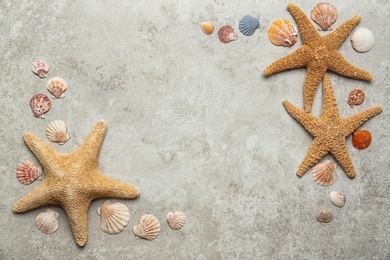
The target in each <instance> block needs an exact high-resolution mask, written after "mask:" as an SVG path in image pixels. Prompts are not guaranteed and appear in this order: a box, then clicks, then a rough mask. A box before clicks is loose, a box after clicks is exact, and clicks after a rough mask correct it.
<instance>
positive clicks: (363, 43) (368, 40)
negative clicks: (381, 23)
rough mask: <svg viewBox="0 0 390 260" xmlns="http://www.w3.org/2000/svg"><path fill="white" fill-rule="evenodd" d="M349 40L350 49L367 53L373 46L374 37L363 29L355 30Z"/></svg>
mask: <svg viewBox="0 0 390 260" xmlns="http://www.w3.org/2000/svg"><path fill="white" fill-rule="evenodd" d="M350 40H351V44H352V47H353V48H354V49H355V51H357V52H367V51H369V50H371V48H372V46H373V45H374V35H373V34H372V32H371V31H370V30H369V29H367V28H365V27H359V28H357V29H356V30H355V31H354V32H353V33H352V35H351V38H350Z"/></svg>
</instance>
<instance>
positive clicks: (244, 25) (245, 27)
mask: <svg viewBox="0 0 390 260" xmlns="http://www.w3.org/2000/svg"><path fill="white" fill-rule="evenodd" d="M259 28H260V22H259V19H258V18H256V17H253V16H250V15H245V16H244V17H242V19H241V20H240V22H239V24H238V29H239V30H240V32H241V33H242V34H243V35H245V36H251V35H252V34H254V32H255V31H256V30H257V29H259Z"/></svg>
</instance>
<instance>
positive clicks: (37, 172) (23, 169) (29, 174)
mask: <svg viewBox="0 0 390 260" xmlns="http://www.w3.org/2000/svg"><path fill="white" fill-rule="evenodd" d="M41 175H42V169H41V168H40V167H37V166H36V165H35V164H34V163H33V162H31V161H25V162H22V163H21V164H19V166H18V168H17V169H16V178H17V179H18V181H19V182H20V183H21V184H26V185H27V184H30V183H32V182H33V181H35V180H36V179H39V178H40V177H41Z"/></svg>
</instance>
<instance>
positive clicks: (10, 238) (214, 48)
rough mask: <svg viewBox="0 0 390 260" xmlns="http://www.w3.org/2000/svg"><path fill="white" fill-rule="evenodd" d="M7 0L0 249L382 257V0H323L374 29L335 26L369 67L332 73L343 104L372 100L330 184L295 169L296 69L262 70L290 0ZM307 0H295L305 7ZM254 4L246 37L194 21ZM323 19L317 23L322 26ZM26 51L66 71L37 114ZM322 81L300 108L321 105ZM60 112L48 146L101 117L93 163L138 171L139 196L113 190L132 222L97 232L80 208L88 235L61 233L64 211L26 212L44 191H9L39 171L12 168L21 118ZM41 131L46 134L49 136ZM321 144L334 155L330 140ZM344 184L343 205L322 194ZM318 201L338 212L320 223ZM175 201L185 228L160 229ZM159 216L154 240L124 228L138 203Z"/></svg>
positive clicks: (385, 64)
mask: <svg viewBox="0 0 390 260" xmlns="http://www.w3.org/2000/svg"><path fill="white" fill-rule="evenodd" d="M46 2H47V1H45V3H44V1H13V0H12V1H11V0H2V1H1V2H0V28H1V31H2V36H1V37H0V44H1V49H0V51H1V57H2V59H1V60H0V64H1V68H2V69H1V70H0V78H1V81H0V91H1V92H0V93H1V103H0V106H1V110H0V111H1V113H0V117H1V118H0V136H1V142H0V149H1V153H0V174H1V175H0V191H1V198H2V199H1V200H0V219H1V220H2V221H1V223H2V225H1V226H0V234H1V236H0V259H7V260H8V259H390V237H389V233H390V217H389V212H390V211H389V208H390V206H389V204H390V195H389V193H388V191H389V188H390V181H389V179H390V176H389V168H390V165H389V164H390V163H389V160H388V158H389V155H390V151H389V149H388V142H389V130H390V129H389V112H388V111H390V104H389V102H388V96H389V95H390V87H389V77H390V72H389V66H390V62H389V57H390V51H389V48H388V39H389V36H390V35H389V32H388V27H387V26H384V20H383V19H384V18H383V17H387V15H388V13H389V12H390V3H389V2H388V1H383V0H382V1H380V0H377V1H376V0H371V1H359V3H355V1H352V0H348V1H342V2H340V3H334V4H335V5H336V7H337V8H338V10H339V18H338V20H337V21H336V23H335V25H334V27H337V26H338V25H340V24H341V23H342V22H344V21H346V20H347V19H349V18H350V17H352V16H353V15H355V14H360V15H361V16H362V21H361V22H360V24H359V25H358V26H364V27H368V28H370V29H371V30H372V31H373V33H374V35H375V40H376V41H375V45H374V47H373V49H372V50H371V51H369V52H368V53H364V54H359V53H356V52H355V51H354V50H353V49H352V47H351V45H350V42H349V41H348V40H347V41H345V42H344V44H343V45H342V46H341V47H340V49H339V50H340V52H341V53H342V55H344V56H345V57H346V58H347V60H348V61H350V62H351V63H352V64H354V65H356V66H358V67H360V68H362V69H365V70H368V71H370V72H371V73H372V74H373V75H374V80H373V81H372V82H370V83H367V82H363V81H358V80H352V79H347V78H344V77H341V76H339V75H337V74H334V73H330V77H331V81H332V85H333V88H334V91H335V95H336V98H337V102H338V106H339V111H340V114H341V115H342V116H349V115H352V114H354V113H356V112H358V111H361V110H363V109H365V108H368V107H371V106H375V105H381V106H383V110H384V111H383V112H382V113H381V114H380V115H379V116H377V117H375V118H373V119H372V120H370V121H369V122H367V123H366V124H364V125H363V126H362V127H361V129H367V130H369V131H370V132H371V133H372V135H373V142H372V144H371V146H370V147H369V148H368V149H366V150H363V151H358V150H356V149H354V148H353V147H352V145H351V139H350V137H349V138H348V140H347V141H348V149H349V152H350V154H351V157H352V161H353V163H354V165H355V168H356V171H357V177H356V178H355V179H349V178H348V177H347V176H346V175H345V174H344V172H343V171H342V169H341V168H340V167H338V169H337V172H338V179H337V181H336V182H335V183H334V184H333V185H332V186H330V187H322V186H319V185H317V184H316V183H315V182H314V181H313V179H312V176H311V171H309V172H308V173H307V174H306V175H304V176H303V177H302V178H298V177H297V176H296V175H295V171H296V169H297V168H298V165H299V164H300V162H301V160H302V159H303V157H304V155H305V154H306V151H307V149H308V147H309V146H310V143H311V141H312V137H311V136H310V135H309V134H308V133H307V132H306V131H305V130H304V129H303V128H302V127H301V126H300V125H299V124H298V123H297V122H295V121H294V120H293V119H292V118H291V117H290V116H289V115H288V114H287V113H286V111H285V110H284V108H283V106H282V104H281V102H282V100H284V99H288V100H290V101H291V102H292V103H294V104H295V105H297V106H301V107H302V106H303V100H302V99H303V94H302V91H303V90H302V86H303V80H304V77H305V72H306V70H305V69H297V70H293V71H289V72H283V73H279V74H276V75H274V76H270V77H268V78H266V77H264V76H263V74H262V70H263V69H264V68H265V67H266V66H267V65H269V64H270V63H272V62H273V61H275V60H276V59H278V58H280V57H282V56H284V55H286V54H288V53H290V52H292V51H294V50H296V49H297V48H298V47H299V46H301V45H302V42H301V41H299V42H298V43H297V44H296V45H295V46H293V47H292V48H284V47H276V46H274V45H272V44H271V43H270V42H269V41H268V38H267V28H268V27H269V25H270V23H271V22H272V21H274V20H276V19H280V18H287V19H290V20H293V19H292V17H291V15H290V14H289V13H288V11H287V9H286V7H287V4H288V2H286V1H281V0H274V1H219V0H217V1H208V0H207V1H176V0H170V1H152V0H149V1H123V0H118V1H97V0H96V1H74V0H68V1H67V0H59V1H53V2H51V1H49V2H50V3H46ZM316 2H317V1H312V0H309V1H301V0H299V1H295V2H294V3H295V4H296V5H298V6H300V7H301V8H302V10H303V11H304V12H305V13H306V14H309V12H310V10H311V9H312V7H313V6H314V4H315V3H316ZM246 14H250V15H254V16H259V17H260V21H261V29H260V30H258V31H256V33H255V34H254V35H253V36H251V37H245V36H243V35H242V34H240V33H239V32H238V37H239V38H238V41H236V42H232V43H229V44H222V43H220V42H219V40H218V39H217V35H216V33H214V34H213V35H211V36H207V35H205V34H203V33H202V31H201V30H200V27H199V24H200V23H201V22H203V21H205V20H211V21H213V22H214V23H215V24H216V29H218V28H219V27H220V26H222V25H225V24H230V25H232V26H233V27H234V28H236V30H237V31H238V29H237V27H238V22H239V20H240V18H241V17H242V16H244V15H246ZM322 34H326V33H322ZM38 59H44V60H46V61H47V62H48V63H49V65H50V66H51V68H50V72H49V75H48V78H51V77H54V76H59V77H62V78H64V79H65V80H66V81H67V82H68V85H69V89H68V90H67V92H66V97H65V98H63V99H60V100H53V108H52V110H51V111H50V112H49V113H48V114H47V118H46V119H45V120H42V119H38V118H35V117H33V116H32V113H31V110H30V107H29V100H30V98H31V96H32V95H33V94H35V93H48V92H47V90H46V89H45V86H46V82H47V79H45V80H42V79H40V78H38V77H37V76H35V75H34V74H33V73H32V72H31V71H30V67H31V64H32V62H34V61H35V60H38ZM354 88H361V89H363V90H364V92H365V93H366V101H365V103H363V105H361V106H358V107H355V108H353V109H351V108H350V107H349V106H348V105H347V103H346V99H347V97H348V93H349V92H350V91H351V90H352V89H354ZM320 90H321V88H319V90H318V91H317V94H316V97H315V102H314V108H313V113H314V114H315V115H319V113H320V110H321V101H322V94H321V91H320ZM56 119H61V120H64V121H65V122H66V123H67V124H68V126H69V134H70V136H71V139H70V140H69V141H68V142H67V143H66V144H65V145H64V146H59V145H56V144H51V145H52V146H53V147H55V148H56V149H57V150H58V151H61V152H65V153H67V152H71V151H73V150H75V149H76V148H77V147H78V146H79V145H80V144H81V143H82V142H83V141H84V139H85V138H86V136H87V135H88V133H89V131H90V130H91V129H92V126H93V125H94V124H95V122H97V121H98V120H99V119H104V120H105V121H106V122H107V124H108V132H107V135H106V138H105V140H104V142H103V147H102V150H101V153H100V157H99V169H100V170H101V171H102V172H103V173H104V174H106V175H107V176H109V177H112V178H115V179H117V180H120V181H123V182H126V183H129V184H132V185H135V186H136V187H138V188H139V190H140V193H141V195H140V197H139V198H138V199H136V200H115V199H114V200H112V201H114V202H116V201H120V202H122V203H124V204H125V205H126V206H128V207H129V209H130V214H131V219H130V223H129V226H128V227H127V228H126V229H125V230H124V232H123V233H121V234H118V235H115V236H110V235H107V234H105V233H104V232H102V231H101V230H100V228H99V217H98V215H97V214H96V209H97V208H98V207H99V206H100V205H102V203H103V202H104V201H105V199H99V200H95V201H93V202H92V204H91V206H90V209H89V239H88V243H87V245H86V246H85V247H84V248H80V247H78V246H77V245H76V244H75V242H74V239H73V237H72V233H71V231H70V227H69V223H68V221H67V218H66V215H65V213H64V211H63V210H62V209H61V208H60V207H57V206H53V207H52V208H54V209H55V210H57V211H58V212H59V213H60V217H59V223H60V228H59V229H58V231H57V232H56V233H54V234H52V235H45V234H43V233H41V232H40V231H39V230H38V229H37V228H36V227H35V223H34V221H35V217H36V216H37V215H38V213H39V212H41V211H44V210H46V208H47V207H42V208H39V209H36V210H33V211H30V212H27V213H24V214H14V213H13V212H12V207H13V204H14V203H15V202H16V201H17V200H18V199H19V198H21V197H22V196H24V195H25V194H27V193H28V192H29V191H31V190H33V189H34V188H35V187H37V186H38V185H39V181H37V182H34V183H33V184H31V185H29V186H25V185H22V184H20V183H19V182H18V181H17V180H16V178H15V169H16V167H17V165H18V164H19V163H20V162H22V161H24V160H34V161H35V162H37V161H36V158H35V157H34V156H33V154H32V153H31V152H30V151H29V150H28V148H27V147H26V146H25V144H24V143H23V139H22V136H23V133H24V132H25V131H31V132H33V133H35V134H36V135H37V136H39V137H41V138H42V139H44V140H46V137H45V134H44V130H45V128H46V125H47V124H48V123H49V122H50V121H51V120H56ZM46 141H47V140H46ZM325 159H330V160H334V159H333V157H331V156H329V155H328V156H326V157H325ZM332 190H338V191H342V192H344V193H345V194H346V196H347V203H346V205H345V207H343V208H336V207H334V206H332V205H331V203H330V201H329V199H328V194H329V193H330V191H332ZM322 207H326V208H330V209H332V210H333V212H334V214H335V217H334V219H333V221H332V222H330V223H328V224H320V223H318V222H317V221H316V220H315V218H314V214H315V212H316V211H317V210H319V209H320V208H322ZM172 210H182V211H184V212H185V213H186V215H187V223H186V225H185V226H184V227H183V229H181V230H179V231H172V230H170V229H169V227H168V225H167V224H166V223H165V215H166V214H167V213H168V212H169V211H172ZM146 213H151V214H154V215H155V216H156V217H157V218H159V219H160V221H161V223H162V231H161V234H160V235H159V236H158V237H157V238H156V239H155V240H154V241H145V240H141V239H140V240H137V239H136V238H135V237H134V235H133V232H132V230H131V227H132V226H133V225H135V224H136V223H137V221H138V219H139V217H140V216H141V215H143V214H146Z"/></svg>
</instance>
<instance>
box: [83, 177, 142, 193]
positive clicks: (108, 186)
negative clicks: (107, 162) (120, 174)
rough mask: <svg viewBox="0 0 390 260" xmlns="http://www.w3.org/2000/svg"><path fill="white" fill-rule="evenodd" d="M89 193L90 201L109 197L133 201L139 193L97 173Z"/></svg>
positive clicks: (124, 184)
mask: <svg viewBox="0 0 390 260" xmlns="http://www.w3.org/2000/svg"><path fill="white" fill-rule="evenodd" d="M95 176H96V178H95V180H94V183H93V188H92V189H91V191H90V194H91V197H92V199H96V198H101V197H110V198H118V199H135V198H137V197H138V195H139V191H138V189H137V188H135V187H134V186H131V185H129V184H126V183H123V182H120V181H117V180H114V179H111V178H109V177H107V176H105V175H103V174H101V173H97V174H96V175H95Z"/></svg>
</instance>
